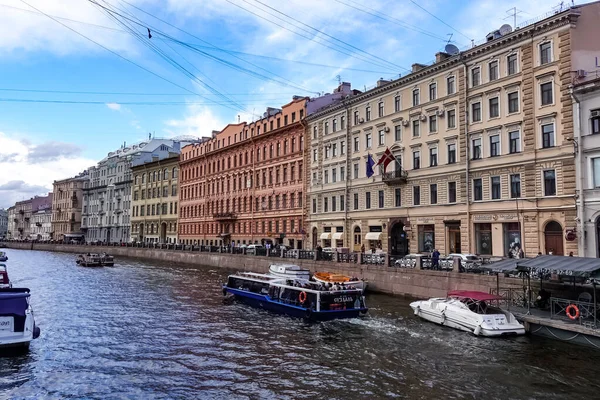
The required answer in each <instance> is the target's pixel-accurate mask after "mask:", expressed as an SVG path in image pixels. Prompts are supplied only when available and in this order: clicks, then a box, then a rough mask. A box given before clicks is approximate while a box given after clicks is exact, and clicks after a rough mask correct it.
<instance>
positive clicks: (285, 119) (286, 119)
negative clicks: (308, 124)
mask: <svg viewBox="0 0 600 400" xmlns="http://www.w3.org/2000/svg"><path fill="white" fill-rule="evenodd" d="M287 124H288V116H287V115H284V116H283V125H284V126H285V125H287Z"/></svg>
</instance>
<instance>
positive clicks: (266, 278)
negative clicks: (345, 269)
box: [229, 272, 362, 293]
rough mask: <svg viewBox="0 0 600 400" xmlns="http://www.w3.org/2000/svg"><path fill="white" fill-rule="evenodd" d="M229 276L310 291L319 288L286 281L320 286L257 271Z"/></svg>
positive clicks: (359, 290) (344, 290)
mask: <svg viewBox="0 0 600 400" xmlns="http://www.w3.org/2000/svg"><path fill="white" fill-rule="evenodd" d="M229 276H230V277H231V276H233V277H240V278H246V279H249V280H253V281H256V282H264V283H269V284H270V285H273V286H280V287H288V288H294V289H296V290H304V291H307V292H311V293H318V292H320V291H319V290H316V289H307V288H299V287H295V286H292V285H289V284H288V283H287V282H288V281H294V282H300V283H308V284H310V285H311V286H313V287H315V288H317V287H318V286H320V283H319V282H313V281H310V280H307V279H299V278H292V277H287V278H282V277H279V276H275V275H268V274H259V273H257V272H238V273H236V274H232V275H229ZM335 292H362V290H361V289H341V290H336V291H335ZM321 293H322V292H321Z"/></svg>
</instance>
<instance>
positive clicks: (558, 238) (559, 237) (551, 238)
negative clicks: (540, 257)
mask: <svg viewBox="0 0 600 400" xmlns="http://www.w3.org/2000/svg"><path fill="white" fill-rule="evenodd" d="M544 241H545V243H546V254H550V253H552V254H554V255H555V256H564V255H565V250H564V247H563V230H562V226H560V224H559V223H558V222H556V221H551V222H548V224H547V225H546V229H544Z"/></svg>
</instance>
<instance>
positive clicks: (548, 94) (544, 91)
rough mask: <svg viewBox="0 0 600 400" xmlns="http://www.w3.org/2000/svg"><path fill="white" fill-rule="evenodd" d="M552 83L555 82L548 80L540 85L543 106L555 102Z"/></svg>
mask: <svg viewBox="0 0 600 400" xmlns="http://www.w3.org/2000/svg"><path fill="white" fill-rule="evenodd" d="M552 83H553V82H546V83H543V84H541V85H540V91H541V95H542V105H543V106H546V105H548V104H552V103H553V102H554V100H553V99H552V97H553V96H552Z"/></svg>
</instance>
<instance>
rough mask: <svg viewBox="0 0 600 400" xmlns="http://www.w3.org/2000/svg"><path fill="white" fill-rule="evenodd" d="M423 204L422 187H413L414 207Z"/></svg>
mask: <svg viewBox="0 0 600 400" xmlns="http://www.w3.org/2000/svg"><path fill="white" fill-rule="evenodd" d="M420 204H421V186H413V205H415V206H418V205H420Z"/></svg>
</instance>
